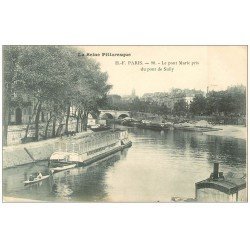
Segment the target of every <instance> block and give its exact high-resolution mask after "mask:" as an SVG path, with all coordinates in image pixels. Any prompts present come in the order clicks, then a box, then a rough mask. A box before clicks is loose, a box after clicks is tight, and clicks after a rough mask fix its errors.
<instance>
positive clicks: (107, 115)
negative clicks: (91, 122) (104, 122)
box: [101, 112, 114, 119]
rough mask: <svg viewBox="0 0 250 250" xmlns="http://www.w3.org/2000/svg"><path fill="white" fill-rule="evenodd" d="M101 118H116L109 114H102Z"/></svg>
mask: <svg viewBox="0 0 250 250" xmlns="http://www.w3.org/2000/svg"><path fill="white" fill-rule="evenodd" d="M101 118H102V119H114V116H113V115H112V114H110V113H108V112H107V113H104V114H102V115H101Z"/></svg>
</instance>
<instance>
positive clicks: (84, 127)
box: [82, 112, 88, 131]
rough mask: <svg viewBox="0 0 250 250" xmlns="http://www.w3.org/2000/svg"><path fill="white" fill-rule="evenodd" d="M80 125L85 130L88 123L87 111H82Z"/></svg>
mask: <svg viewBox="0 0 250 250" xmlns="http://www.w3.org/2000/svg"><path fill="white" fill-rule="evenodd" d="M82 125H83V131H87V125H88V112H84V113H83V118H82Z"/></svg>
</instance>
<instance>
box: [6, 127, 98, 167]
mask: <svg viewBox="0 0 250 250" xmlns="http://www.w3.org/2000/svg"><path fill="white" fill-rule="evenodd" d="M91 134H94V133H93V132H92V131H87V132H81V133H78V134H76V135H75V136H73V138H78V137H85V136H89V135H91ZM61 140H62V139H61V138H60V137H58V138H53V139H48V140H43V141H38V142H30V143H25V144H18V145H12V146H6V147H3V169H5V168H9V167H15V166H19V165H24V164H28V163H32V162H33V160H32V158H31V157H30V156H29V155H28V153H27V151H28V152H29V153H30V154H31V155H32V157H33V158H34V159H35V161H42V160H48V159H49V157H50V156H51V155H52V153H53V152H54V145H55V143H56V142H60V141H61ZM25 149H27V151H26V150H25Z"/></svg>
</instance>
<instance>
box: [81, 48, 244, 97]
mask: <svg viewBox="0 0 250 250" xmlns="http://www.w3.org/2000/svg"><path fill="white" fill-rule="evenodd" d="M78 48H79V49H80V50H82V52H83V54H84V56H88V57H92V58H94V59H95V60H96V61H98V62H99V63H100V65H101V70H102V71H106V72H107V73H108V75H109V83H110V84H112V85H113V88H112V90H111V92H110V93H111V94H119V95H129V94H131V92H132V90H133V89H135V92H136V94H137V95H139V96H142V95H143V94H144V93H153V92H168V91H169V90H170V89H171V88H181V89H184V88H189V89H197V90H203V91H206V90H207V87H208V86H209V90H212V89H213V90H224V89H226V88H227V87H228V86H231V85H236V84H242V85H245V86H246V85H247V46H78ZM86 53H95V54H98V53H99V54H100V56H93V55H92V56H91V55H87V54H86ZM102 53H114V54H115V53H123V54H131V56H127V57H122V56H102ZM116 61H118V62H119V64H120V65H116ZM122 61H124V62H123V63H125V64H121V63H122ZM138 62H141V63H142V64H143V65H136V63H137V64H138ZM151 62H155V63H156V64H151ZM162 62H164V63H166V64H165V65H163V63H162ZM185 62H187V64H185V65H184V63H185ZM145 63H149V64H145ZM180 63H182V65H181V64H180ZM188 63H189V64H188ZM159 67H160V68H161V69H162V71H158V68H159ZM164 67H166V68H165V69H167V70H166V71H164ZM142 68H144V69H146V70H150V71H148V72H147V71H142V70H141V69H142ZM153 70H156V71H153Z"/></svg>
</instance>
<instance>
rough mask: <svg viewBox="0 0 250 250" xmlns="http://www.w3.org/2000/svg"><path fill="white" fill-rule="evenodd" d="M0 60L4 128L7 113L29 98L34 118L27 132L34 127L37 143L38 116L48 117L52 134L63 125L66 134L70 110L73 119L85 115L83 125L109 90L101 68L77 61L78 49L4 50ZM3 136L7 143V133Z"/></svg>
mask: <svg viewBox="0 0 250 250" xmlns="http://www.w3.org/2000/svg"><path fill="white" fill-rule="evenodd" d="M3 58H4V91H5V93H6V95H5V97H6V98H5V99H4V104H5V105H4V106H5V107H6V110H7V111H6V112H5V113H6V114H5V116H4V120H5V121H6V123H5V124H6V126H8V121H9V113H10V109H11V108H14V107H15V106H16V107H17V106H19V107H22V105H24V104H25V103H27V100H26V99H27V98H24V97H28V98H29V100H32V101H33V103H34V115H31V116H30V122H29V124H28V125H27V131H28V129H29V126H30V124H31V123H34V124H35V131H36V132H35V137H36V140H38V137H39V134H38V132H39V122H40V119H41V114H46V116H47V117H48V120H47V126H46V129H48V127H49V124H50V123H51V122H52V123H53V129H54V130H55V124H61V123H62V122H66V130H67V129H68V128H67V126H68V120H69V116H70V110H71V108H72V107H75V108H76V113H75V116H76V117H78V118H79V117H80V116H81V115H82V114H84V115H85V120H84V122H85V123H86V122H87V121H86V115H87V114H88V113H90V112H98V108H99V107H100V105H101V104H102V102H103V101H104V100H105V99H106V95H107V93H108V91H109V90H110V89H111V85H109V84H108V83H107V82H108V75H107V73H105V72H102V71H101V69H100V65H99V64H98V63H97V62H96V61H94V60H92V59H89V58H86V57H79V56H78V49H76V48H73V47H67V46H4V49H3ZM81 121H83V119H81ZM83 127H84V128H86V124H85V126H82V128H83ZM6 129H7V128H6ZM46 133H47V131H46ZM53 134H54V135H55V131H53ZM5 136H6V142H7V130H5ZM26 136H27V133H26ZM46 136H47V135H46ZM5 144H6V143H5Z"/></svg>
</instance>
